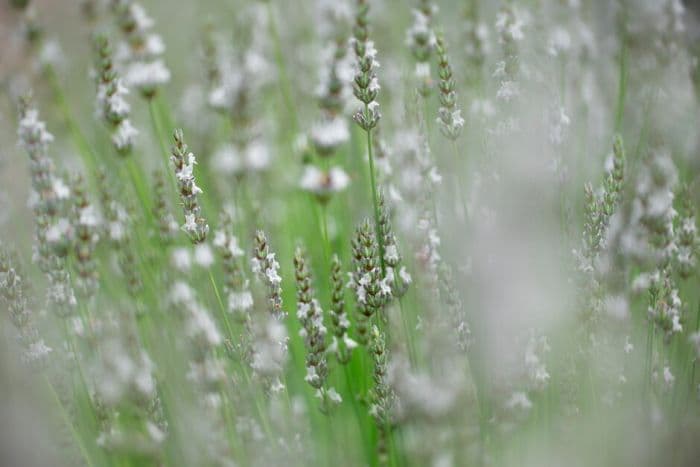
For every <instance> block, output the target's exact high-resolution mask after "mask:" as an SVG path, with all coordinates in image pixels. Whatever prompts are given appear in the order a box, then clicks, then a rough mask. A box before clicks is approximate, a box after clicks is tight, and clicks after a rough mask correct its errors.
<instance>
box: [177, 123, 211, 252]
mask: <svg viewBox="0 0 700 467" xmlns="http://www.w3.org/2000/svg"><path fill="white" fill-rule="evenodd" d="M174 136H175V146H174V147H173V151H172V156H171V157H170V160H171V161H172V163H173V166H174V168H175V178H176V179H177V184H178V188H179V190H180V200H181V201H182V209H183V212H184V214H185V223H184V224H183V225H182V230H184V231H185V232H186V233H187V235H189V237H190V239H191V240H192V242H194V243H202V242H203V241H204V240H205V239H206V238H207V234H208V233H209V224H207V221H206V219H204V217H202V214H201V211H202V209H201V207H200V205H199V202H198V200H197V195H199V194H200V193H202V189H201V188H199V187H198V186H197V185H196V184H195V179H194V166H195V164H196V163H197V162H196V159H195V157H194V154H193V153H192V152H190V151H189V150H188V148H187V145H186V144H185V141H184V136H183V134H182V130H179V129H178V130H175V135H174Z"/></svg>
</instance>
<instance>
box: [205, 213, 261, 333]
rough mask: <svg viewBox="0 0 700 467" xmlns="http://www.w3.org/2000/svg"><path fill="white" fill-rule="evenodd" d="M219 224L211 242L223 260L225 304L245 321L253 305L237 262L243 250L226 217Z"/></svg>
mask: <svg viewBox="0 0 700 467" xmlns="http://www.w3.org/2000/svg"><path fill="white" fill-rule="evenodd" d="M221 224H222V226H221V228H220V229H218V230H217V231H216V232H214V240H213V244H214V247H215V248H216V249H217V250H218V252H219V255H220V256H221V258H222V261H223V268H224V274H225V284H224V291H225V293H226V304H227V307H228V311H229V313H232V314H233V315H234V316H235V317H236V318H237V319H239V320H241V321H243V322H247V321H248V319H249V312H250V309H251V308H252V307H253V295H252V294H251V293H250V289H249V284H248V280H247V279H246V278H245V277H244V276H243V271H242V270H241V267H240V265H239V263H238V261H239V260H240V258H241V257H243V250H242V249H241V248H240V246H239V245H238V238H237V237H236V236H235V235H233V234H232V233H231V229H232V227H231V225H230V221H229V220H228V217H226V218H225V219H224V221H223V222H222V223H221Z"/></svg>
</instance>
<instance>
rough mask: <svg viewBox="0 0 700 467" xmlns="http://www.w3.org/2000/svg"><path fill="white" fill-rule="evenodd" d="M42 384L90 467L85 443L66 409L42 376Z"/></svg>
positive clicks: (46, 379) (91, 463) (91, 464)
mask: <svg viewBox="0 0 700 467" xmlns="http://www.w3.org/2000/svg"><path fill="white" fill-rule="evenodd" d="M44 382H45V383H46V386H47V387H48V388H49V392H50V393H51V395H52V396H53V398H54V400H55V401H56V405H57V406H58V409H59V410H60V412H61V417H63V420H64V422H65V424H66V426H67V427H68V429H69V430H70V432H71V435H72V436H73V438H74V439H75V442H76V443H77V444H78V449H79V450H80V453H81V454H82V456H83V458H84V459H85V464H86V465H88V467H92V466H93V465H94V464H93V462H92V460H91V459H90V455H89V454H88V451H87V448H86V447H85V443H84V442H83V440H82V439H81V437H80V434H79V433H78V431H77V430H76V429H75V426H74V425H73V422H72V421H71V419H70V416H69V415H68V412H67V411H66V408H65V407H64V406H63V403H62V402H61V398H60V397H58V393H57V392H56V389H55V388H54V387H53V384H51V382H50V381H49V380H48V378H47V377H46V376H44Z"/></svg>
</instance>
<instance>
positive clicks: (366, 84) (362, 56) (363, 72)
mask: <svg viewBox="0 0 700 467" xmlns="http://www.w3.org/2000/svg"><path fill="white" fill-rule="evenodd" d="M357 4H358V5H357V12H356V15H355V27H354V28H353V32H354V37H353V39H352V46H353V49H354V50H355V57H356V59H357V61H356V65H357V68H356V71H355V80H354V82H353V94H355V97H356V98H357V99H358V100H359V101H360V102H362V103H363V104H364V106H363V108H361V109H359V110H358V111H357V112H355V114H354V115H353V118H354V119H355V122H357V124H358V125H359V126H360V127H361V128H362V129H363V130H365V131H371V130H372V128H374V127H375V126H377V123H379V119H380V118H381V114H380V113H379V102H377V94H378V93H379V88H380V87H379V80H378V79H377V68H379V62H378V61H377V49H376V48H375V47H374V42H373V41H371V40H369V27H368V20H367V15H368V12H369V5H368V4H367V2H366V1H364V0H359V1H358V2H357Z"/></svg>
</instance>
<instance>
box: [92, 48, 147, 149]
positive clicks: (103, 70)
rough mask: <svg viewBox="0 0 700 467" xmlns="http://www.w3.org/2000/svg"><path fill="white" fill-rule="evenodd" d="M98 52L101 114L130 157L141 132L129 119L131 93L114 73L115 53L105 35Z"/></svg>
mask: <svg viewBox="0 0 700 467" xmlns="http://www.w3.org/2000/svg"><path fill="white" fill-rule="evenodd" d="M95 47H96V49H97V56H98V57H97V61H98V63H97V68H98V69H97V75H98V76H97V102H96V104H97V107H96V111H97V115H98V117H99V118H100V119H102V120H103V121H104V122H105V123H106V124H107V125H109V126H110V129H111V131H112V143H113V144H114V147H115V148H116V149H117V151H119V152H120V153H122V154H128V153H129V152H130V151H131V147H132V146H133V144H134V139H135V137H136V136H137V135H138V131H137V130H136V128H134V127H133V125H132V124H131V121H130V120H129V114H130V112H131V106H130V105H129V103H128V102H127V101H126V95H127V94H129V90H128V89H127V87H126V86H125V85H124V84H123V83H122V80H121V78H120V77H119V76H118V75H117V73H116V71H115V70H114V65H113V63H112V51H111V48H110V45H109V42H108V41H107V38H106V37H105V36H98V37H97V38H96V39H95Z"/></svg>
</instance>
